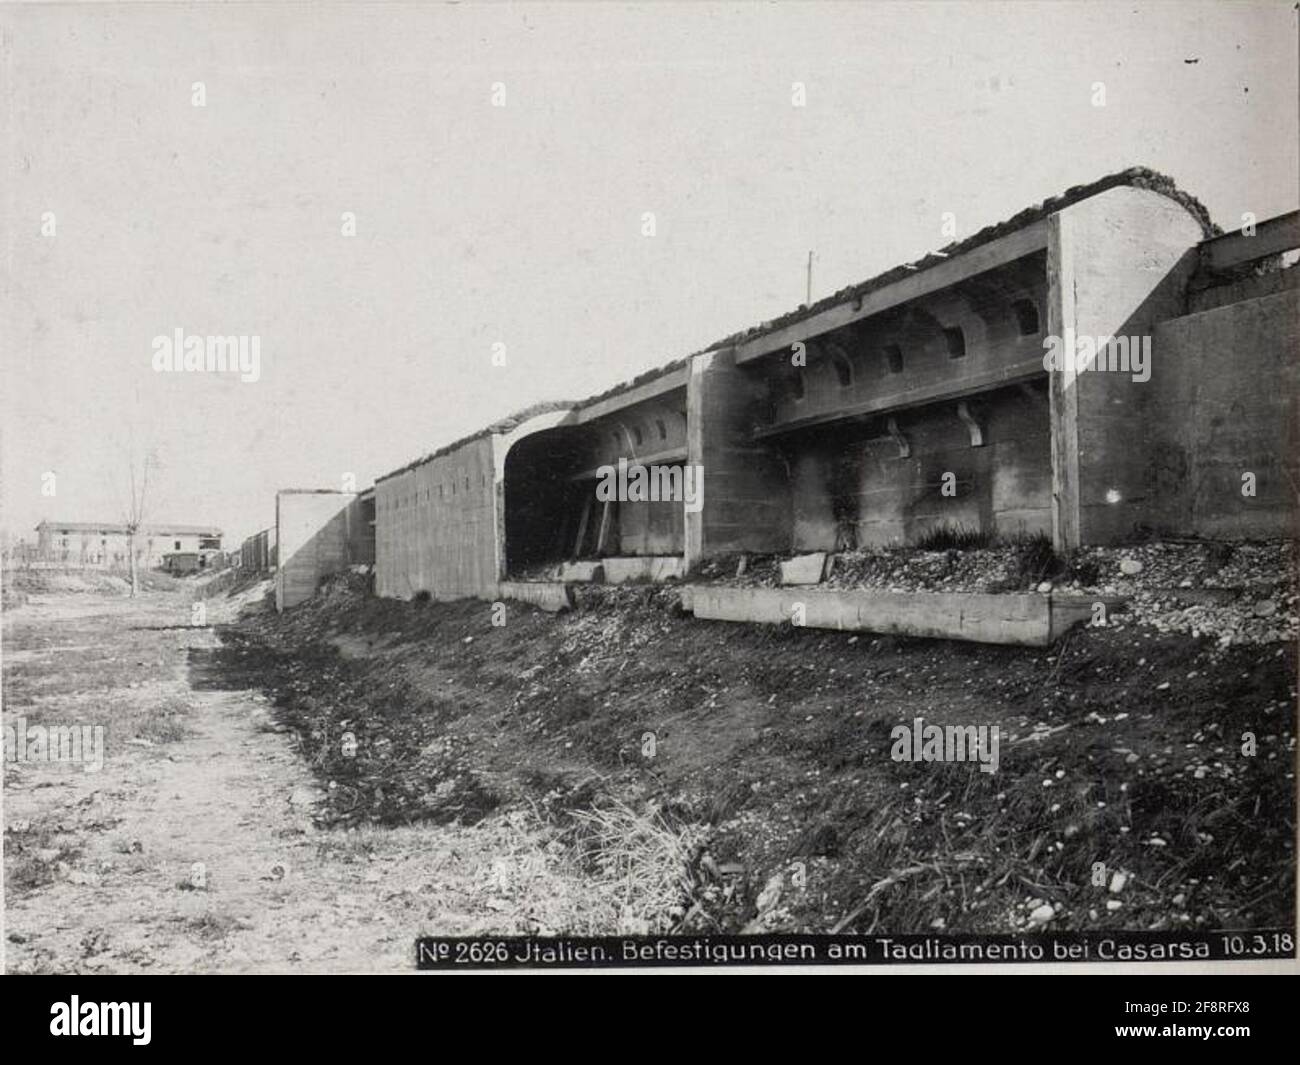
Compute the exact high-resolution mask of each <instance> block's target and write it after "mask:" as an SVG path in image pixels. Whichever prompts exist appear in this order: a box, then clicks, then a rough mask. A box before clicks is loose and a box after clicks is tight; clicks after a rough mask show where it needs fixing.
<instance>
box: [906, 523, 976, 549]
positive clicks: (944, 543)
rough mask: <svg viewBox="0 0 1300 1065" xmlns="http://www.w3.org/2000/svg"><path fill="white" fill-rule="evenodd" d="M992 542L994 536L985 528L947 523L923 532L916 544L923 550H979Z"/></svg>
mask: <svg viewBox="0 0 1300 1065" xmlns="http://www.w3.org/2000/svg"><path fill="white" fill-rule="evenodd" d="M992 542H993V538H992V536H990V535H989V534H988V533H987V532H985V531H984V530H983V529H972V528H970V527H969V526H966V525H950V524H946V523H945V524H943V525H936V526H935V527H934V528H932V529H927V530H926V531H925V532H923V533H922V534H921V535H920V536H919V537H917V540H916V546H917V548H919V549H920V550H922V551H978V550H980V549H981V548H985V547H988V546H989V545H990V544H991V543H992Z"/></svg>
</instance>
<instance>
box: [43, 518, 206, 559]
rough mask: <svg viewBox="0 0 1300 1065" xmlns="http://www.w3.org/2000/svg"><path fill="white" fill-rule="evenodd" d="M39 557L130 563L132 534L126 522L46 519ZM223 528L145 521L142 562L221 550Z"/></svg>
mask: <svg viewBox="0 0 1300 1065" xmlns="http://www.w3.org/2000/svg"><path fill="white" fill-rule="evenodd" d="M36 533H37V541H36V554H37V558H38V559H39V560H40V561H43V562H60V563H63V564H65V565H70V566H127V565H129V564H130V537H129V535H128V533H127V529H126V526H125V525H121V524H101V523H98V522H87V521H43V522H41V523H40V524H39V525H38V526H36ZM221 535H222V534H221V530H220V529H218V528H215V527H214V526H211V525H145V526H143V527H141V529H140V530H139V531H138V532H137V533H136V535H135V553H136V559H137V561H138V563H139V564H141V565H143V566H145V567H146V568H149V569H153V568H156V567H158V566H161V565H163V560H164V557H165V556H166V555H169V554H174V553H177V552H182V553H184V552H189V553H193V554H195V555H196V556H198V555H204V556H206V555H208V554H212V553H217V552H220V551H221Z"/></svg>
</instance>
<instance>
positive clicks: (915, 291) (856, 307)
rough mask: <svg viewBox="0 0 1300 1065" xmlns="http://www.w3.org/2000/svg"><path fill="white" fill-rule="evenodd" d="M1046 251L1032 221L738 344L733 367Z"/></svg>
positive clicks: (1043, 230) (1043, 233) (1042, 229)
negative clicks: (953, 256) (953, 255)
mask: <svg viewBox="0 0 1300 1065" xmlns="http://www.w3.org/2000/svg"><path fill="white" fill-rule="evenodd" d="M1049 217H1054V216H1049ZM1046 247H1047V219H1040V220H1039V221H1037V222H1031V223H1030V224H1029V225H1027V226H1025V227H1024V228H1023V229H1017V230H1015V231H1014V232H1012V233H1008V234H1007V235H1006V236H1003V237H998V238H997V239H996V240H991V241H989V242H988V243H987V244H981V245H980V246H979V247H978V248H973V249H971V250H970V251H968V252H965V253H963V254H961V255H959V256H957V257H956V258H954V259H948V260H946V261H945V262H941V263H938V264H936V265H935V266H932V267H930V268H929V269H927V270H919V271H917V272H916V273H915V274H912V275H911V276H909V277H900V278H899V279H898V280H897V281H894V282H892V283H891V284H888V285H885V286H884V287H883V288H878V289H876V290H875V291H873V292H868V293H866V294H865V295H863V296H862V297H861V298H860V299H848V300H845V301H844V302H843V303H840V304H837V305H835V306H834V307H828V308H827V309H826V310H824V311H820V312H819V313H817V314H814V315H812V316H810V317H808V318H804V319H802V320H801V321H798V322H793V323H791V324H790V325H787V326H784V327H782V328H780V329H776V330H773V331H771V332H769V333H765V334H763V335H761V336H757V337H754V338H753V339H751V340H742V341H741V342H740V343H738V344H737V345H736V364H737V365H742V364H744V363H746V362H751V361H753V360H754V359H757V358H759V357H761V356H763V355H766V354H768V353H769V352H773V351H777V350H779V349H781V348H788V347H789V346H790V345H791V344H793V343H795V342H796V341H806V340H809V339H810V338H812V337H815V336H819V335H820V334H822V333H828V332H830V331H831V330H833V329H840V328H842V327H843V326H846V325H849V324H850V323H852V322H857V321H860V320H861V319H863V318H870V317H871V316H872V315H873V314H879V313H880V312H881V311H885V310H888V309H889V308H890V307H895V306H897V305H898V304H900V303H907V302H908V301H909V300H914V299H918V298H920V297H921V296H925V295H928V294H930V293H931V292H937V291H939V290H940V289H945V288H948V287H950V286H952V285H955V284H957V283H958V282H959V281H964V280H966V279H967V278H970V277H974V276H976V275H977V274H982V273H986V272H988V271H989V270H994V269H996V268H997V267H999V266H1004V265H1005V264H1007V263H1009V262H1014V261H1015V260H1016V259H1021V258H1024V257H1025V256H1026V255H1032V254H1033V253H1034V252H1038V251H1042V250H1043V249H1044V248H1046Z"/></svg>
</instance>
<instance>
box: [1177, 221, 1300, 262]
mask: <svg viewBox="0 0 1300 1065" xmlns="http://www.w3.org/2000/svg"><path fill="white" fill-rule="evenodd" d="M1294 248H1300V211H1292V212H1291V213H1290V214H1283V215H1278V216H1277V217H1276V218H1270V219H1268V220H1267V221H1264V222H1260V223H1259V224H1258V225H1256V226H1255V235H1254V236H1253V237H1248V236H1246V235H1245V234H1244V233H1242V232H1241V231H1240V230H1233V231H1232V232H1231V233H1224V234H1223V235H1222V236H1219V237H1211V238H1210V239H1209V240H1207V241H1203V242H1202V243H1201V265H1202V266H1204V267H1206V268H1207V269H1210V270H1228V269H1230V268H1232V267H1234V266H1240V265H1241V264H1243V263H1251V262H1254V261H1255V260H1256V259H1263V258H1265V257H1266V256H1269V255H1277V254H1278V253H1279V252H1284V251H1291V250H1292V249H1294Z"/></svg>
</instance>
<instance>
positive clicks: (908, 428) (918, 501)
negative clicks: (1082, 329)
mask: <svg viewBox="0 0 1300 1065" xmlns="http://www.w3.org/2000/svg"><path fill="white" fill-rule="evenodd" d="M1046 299H1047V261H1046V251H1045V250H1043V251H1035V252H1032V253H1031V254H1028V255H1022V256H1020V257H1018V258H1015V259H1012V260H1010V261H1007V262H1005V263H1002V264H999V265H997V266H995V267H993V268H991V269H988V270H985V271H983V272H981V273H978V274H975V275H973V276H969V277H965V278H963V279H961V280H960V281H958V282H956V283H954V284H952V285H949V286H946V287H944V288H941V289H938V290H936V291H933V292H929V293H926V294H924V295H921V296H919V297H917V298H914V299H911V300H908V301H906V302H902V303H898V304H894V305H892V306H889V307H886V308H883V309H882V310H880V311H879V312H878V313H876V314H873V315H870V316H868V317H864V318H860V319H858V320H855V321H852V322H850V323H848V324H847V325H844V326H841V327H839V328H836V329H831V330H828V331H826V332H824V333H820V334H816V335H814V336H812V337H810V339H809V340H808V341H807V342H806V343H805V344H804V359H805V365H804V366H802V367H799V368H798V369H800V370H801V374H800V378H801V379H800V382H799V384H798V385H795V384H794V383H793V378H792V377H791V373H790V371H791V369H792V367H791V356H790V353H789V352H787V351H784V350H776V351H772V352H769V353H767V354H765V355H763V356H762V357H761V358H757V359H754V360H753V361H751V362H749V363H748V365H746V366H745V367H744V369H745V371H746V372H747V373H748V374H750V375H752V376H754V377H756V378H759V379H761V380H762V382H763V384H764V385H765V386H766V395H767V403H766V405H765V409H763V410H762V411H761V413H760V415H759V423H758V425H757V426H756V427H755V429H754V433H753V439H754V441H755V442H761V443H764V444H767V445H768V446H769V447H772V448H775V449H776V450H777V452H778V453H779V454H780V455H781V457H782V459H783V461H784V464H785V467H786V469H787V471H788V477H789V485H790V508H791V526H790V540H791V542H790V547H791V549H793V550H795V551H818V550H823V551H842V550H851V549H854V548H858V547H880V546H886V545H891V544H909V545H910V544H916V543H917V542H919V541H923V540H924V539H925V538H926V536H927V534H929V533H931V532H933V531H935V530H938V529H941V528H943V527H949V528H952V529H961V530H966V531H969V532H972V533H976V534H979V535H986V536H989V537H993V536H1004V537H1005V536H1022V535H1035V534H1045V535H1050V534H1051V531H1052V515H1051V489H1052V465H1051V418H1050V413H1049V399H1048V390H1047V374H1046V372H1045V371H1044V369H1043V364H1042V357H1043V356H1042V353H1043V347H1042V343H1043V336H1042V329H1041V323H1042V321H1043V320H1044V318H1045V316H1044V315H1043V314H1042V312H1041V310H1040V309H1041V308H1043V307H1044V306H1045V302H1046Z"/></svg>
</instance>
